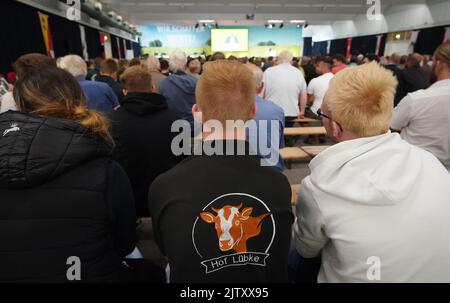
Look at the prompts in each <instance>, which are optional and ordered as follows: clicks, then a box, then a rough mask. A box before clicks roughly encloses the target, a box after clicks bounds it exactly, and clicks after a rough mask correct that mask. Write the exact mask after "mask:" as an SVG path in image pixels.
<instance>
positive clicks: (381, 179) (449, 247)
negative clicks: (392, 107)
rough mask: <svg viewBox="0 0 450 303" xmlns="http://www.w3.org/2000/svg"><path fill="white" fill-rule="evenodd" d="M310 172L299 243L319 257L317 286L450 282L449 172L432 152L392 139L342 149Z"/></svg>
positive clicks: (356, 142)
mask: <svg viewBox="0 0 450 303" xmlns="http://www.w3.org/2000/svg"><path fill="white" fill-rule="evenodd" d="M310 168H311V171H312V173H311V175H310V176H309V177H307V178H305V179H304V180H303V182H302V190H301V193H300V197H299V202H298V205H297V217H298V220H297V223H296V224H295V238H296V239H295V241H296V243H295V244H296V248H297V251H298V252H299V253H300V254H301V255H302V256H303V257H305V258H312V257H315V256H317V255H319V254H320V252H322V267H321V270H320V274H319V277H318V280H319V282H450V174H449V173H448V172H447V170H446V169H445V168H444V167H443V166H442V164H441V163H440V162H439V161H438V160H437V159H436V158H435V157H434V156H433V155H432V154H431V153H429V152H427V151H425V150H422V149H420V148H418V147H414V146H412V145H410V144H409V143H407V142H406V141H403V140H402V139H401V138H400V136H399V135H398V134H391V133H387V134H384V135H381V136H376V137H370V138H362V139H357V140H351V141H346V142H342V143H339V144H337V145H335V146H333V147H331V148H329V149H327V150H326V151H324V152H323V153H321V154H320V155H319V156H317V157H316V158H315V159H314V160H313V161H312V162H311V164H310ZM378 261H379V265H380V267H378ZM378 274H379V276H378ZM378 278H380V279H378ZM373 279H375V280H373Z"/></svg>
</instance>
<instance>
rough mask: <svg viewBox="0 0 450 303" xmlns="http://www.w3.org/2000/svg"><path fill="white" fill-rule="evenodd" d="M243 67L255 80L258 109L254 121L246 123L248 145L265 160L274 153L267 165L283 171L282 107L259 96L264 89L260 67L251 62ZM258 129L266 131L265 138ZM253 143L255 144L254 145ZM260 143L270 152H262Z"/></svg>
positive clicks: (283, 122)
mask: <svg viewBox="0 0 450 303" xmlns="http://www.w3.org/2000/svg"><path fill="white" fill-rule="evenodd" d="M245 67H247V68H248V69H249V70H250V71H251V72H252V75H253V80H254V81H255V87H256V91H255V102H256V107H257V109H258V111H257V112H256V116H255V118H253V120H254V121H255V122H256V123H253V124H251V123H250V124H249V125H248V130H249V131H248V137H249V142H250V145H251V146H252V148H253V149H254V150H256V151H257V152H258V154H259V155H260V156H261V157H262V158H264V159H266V160H267V159H269V158H270V156H273V155H276V162H275V163H273V162H272V163H270V162H268V163H269V164H270V165H269V166H272V167H274V168H275V169H278V170H279V171H280V172H283V169H284V163H283V159H282V158H281V156H280V149H282V148H284V124H285V121H284V112H283V109H282V108H281V107H279V106H278V105H276V104H275V103H273V102H272V101H270V100H264V99H262V98H261V94H262V92H263V91H264V82H263V78H264V74H263V71H262V69H261V67H259V66H256V65H255V64H252V63H247V64H245ZM272 121H274V122H276V125H277V129H276V130H274V129H272ZM261 122H265V123H266V125H267V127H266V128H265V127H264V124H263V123H261ZM260 131H266V132H267V137H266V138H265V139H264V136H263V134H262V133H261V134H260ZM272 135H275V136H272ZM261 140H265V142H264V141H263V142H261ZM254 144H256V146H255V145H254ZM260 144H263V145H262V146H265V147H266V146H267V147H269V148H270V153H271V154H270V155H268V154H264V152H263V151H262V150H261V149H260V148H259V146H260ZM269 160H270V159H269Z"/></svg>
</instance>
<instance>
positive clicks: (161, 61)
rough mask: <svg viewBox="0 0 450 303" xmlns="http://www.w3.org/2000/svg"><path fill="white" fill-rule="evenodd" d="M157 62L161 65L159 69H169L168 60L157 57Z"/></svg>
mask: <svg viewBox="0 0 450 303" xmlns="http://www.w3.org/2000/svg"><path fill="white" fill-rule="evenodd" d="M159 64H160V66H161V71H167V70H168V69H169V61H167V60H166V59H163V58H161V59H159Z"/></svg>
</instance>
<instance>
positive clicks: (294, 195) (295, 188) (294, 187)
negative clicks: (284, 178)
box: [291, 184, 301, 205]
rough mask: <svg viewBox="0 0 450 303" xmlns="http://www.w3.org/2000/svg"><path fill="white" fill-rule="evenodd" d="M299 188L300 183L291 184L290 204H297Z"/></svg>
mask: <svg viewBox="0 0 450 303" xmlns="http://www.w3.org/2000/svg"><path fill="white" fill-rule="evenodd" d="M300 188H301V185H300V184H295V185H291V189H292V199H291V203H292V205H297V201H298V196H299V195H300Z"/></svg>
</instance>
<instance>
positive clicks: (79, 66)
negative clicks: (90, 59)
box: [58, 55, 87, 77]
mask: <svg viewBox="0 0 450 303" xmlns="http://www.w3.org/2000/svg"><path fill="white" fill-rule="evenodd" d="M58 67H60V68H62V69H64V70H66V71H68V72H69V73H71V74H72V76H74V77H86V75H87V64H86V62H84V60H83V58H81V57H80V56H78V55H68V56H65V57H62V58H61V60H59V62H58Z"/></svg>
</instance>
